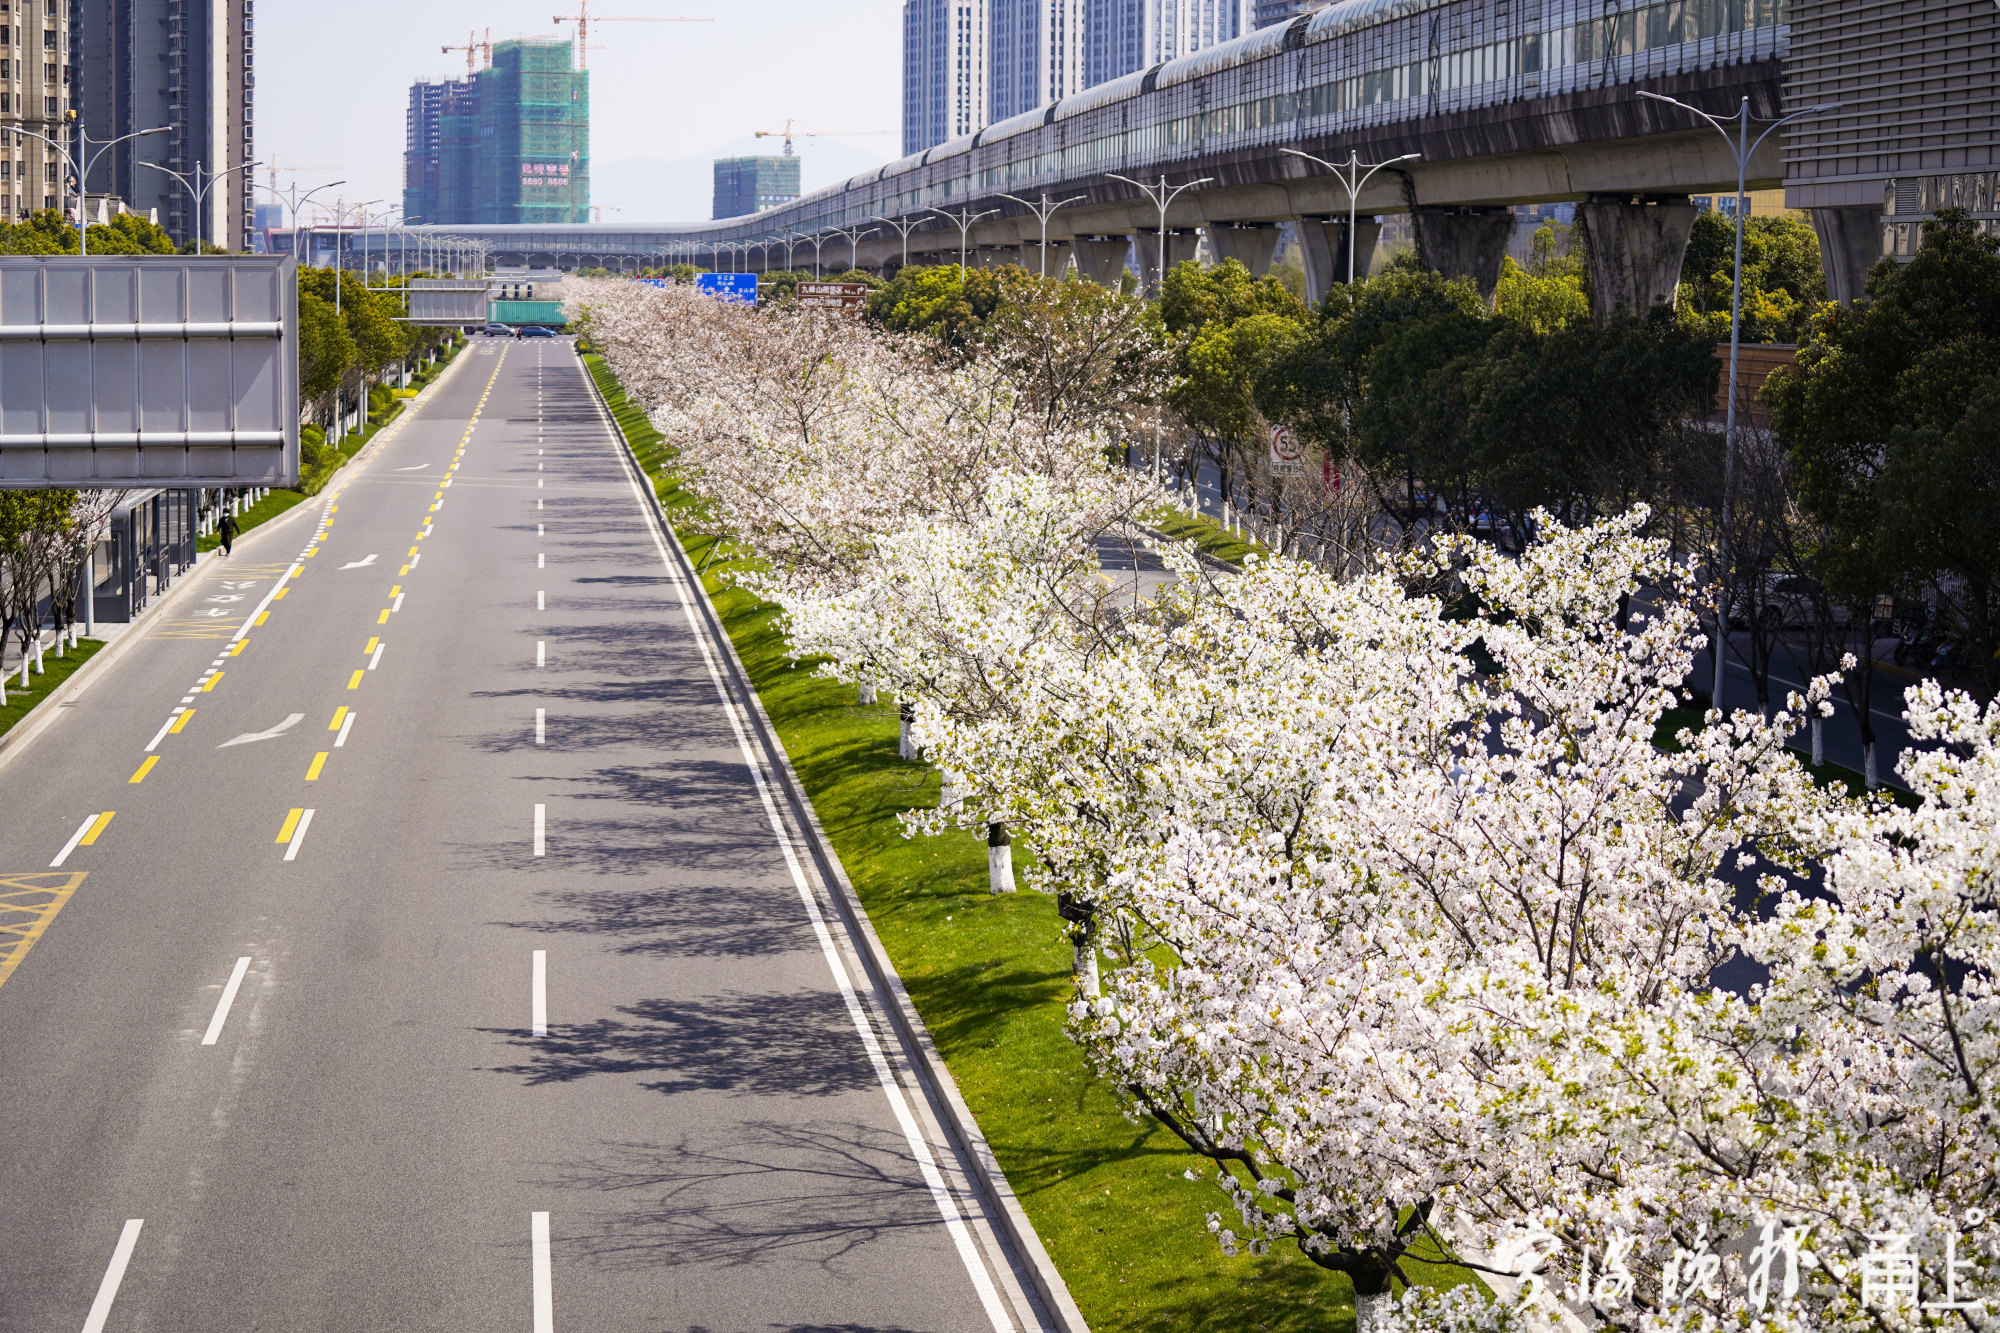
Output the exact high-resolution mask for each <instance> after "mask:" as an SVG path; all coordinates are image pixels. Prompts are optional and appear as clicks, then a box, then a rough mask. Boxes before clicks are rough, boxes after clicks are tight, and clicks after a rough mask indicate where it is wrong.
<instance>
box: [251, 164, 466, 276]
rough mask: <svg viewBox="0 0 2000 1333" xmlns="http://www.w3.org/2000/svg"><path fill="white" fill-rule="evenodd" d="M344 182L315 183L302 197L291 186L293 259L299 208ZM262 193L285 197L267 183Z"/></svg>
mask: <svg viewBox="0 0 2000 1333" xmlns="http://www.w3.org/2000/svg"><path fill="white" fill-rule="evenodd" d="M345 184H347V182H346V181H328V182H327V183H326V184H324V185H315V186H313V187H312V188H311V189H310V190H307V191H306V192H305V195H304V196H303V197H301V196H300V194H299V187H298V186H297V185H293V186H292V189H291V195H292V197H291V201H290V202H291V206H292V258H293V259H294V260H296V259H297V258H298V257H299V232H300V230H301V228H300V226H299V210H300V209H301V208H303V207H305V206H306V205H307V204H309V203H311V202H312V197H313V196H314V195H316V194H318V193H319V192H320V191H321V190H331V189H332V188H333V187H334V186H336V185H345ZM264 193H266V194H268V195H270V196H271V197H272V198H274V199H277V200H280V201H283V200H284V198H285V196H284V195H282V194H279V193H278V191H277V190H276V189H274V188H272V187H271V186H268V185H267V186H265V187H264ZM431 257H432V258H433V259H435V258H436V257H437V254H436V246H435V244H433V246H432V255H431Z"/></svg>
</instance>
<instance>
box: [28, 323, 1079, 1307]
mask: <svg viewBox="0 0 2000 1333" xmlns="http://www.w3.org/2000/svg"><path fill="white" fill-rule="evenodd" d="M667 555H668V551H667V548H666V546H665V545H664V543H663V540H662V536H661V534H660V533H659V532H658V531H657V530H656V528H655V527H654V525H653V522H652V520H651V518H650V516H649V514H648V511H647V509H646V507H645V505H644V502H643V494H642V492H641V491H640V490H639V488H638V483H637V479H636V477H635V475H634V474H633V473H632V471H631V469H630V468H629V466H628V464H627V463H626V461H625V459H624V456H623V454H622V452H621V450H620V449H619V447H618V446H617V444H616V442H615V440H614V438H613V436H612V435H611V433H610V430H609V427H608V423H607V422H606V421H605V420H604V418H603V415H602V413H601V411H600V410H599V407H598V405H597V402H596V400H595V397H594V395H592V393H591V392H590V389H589V386H588V382H587V380H586V379H585V377H584V373H583V368H582V366H581V364H580V363H579V361H578V360H577V358H576V355H575V353H574V351H573V350H572V348H571V347H570V345H569V344H568V343H567V342H562V341H553V342H550V341H545V342H536V343H525V342H523V343H508V342H499V341H486V340H481V341H478V342H476V343H475V344H474V345H473V346H472V347H470V348H468V349H467V351H466V353H464V354H463V355H462V356H461V357H460V359H459V362H458V363H457V364H456V365H455V366H453V367H452V368H451V369H450V370H449V371H447V372H446V374H445V376H444V377H443V378H442V379H441V380H440V381H439V382H438V383H437V384H436V385H435V386H434V387H433V388H432V389H431V390H430V391H429V393H428V394H427V395H426V397H425V398H424V399H423V401H422V404H421V406H420V408H419V409H418V410H417V411H416V412H415V413H414V414H413V415H411V416H410V417H409V418H407V419H406V420H405V421H403V422H402V423H401V424H400V425H399V426H398V427H397V428H396V429H395V430H394V432H393V434H391V435H389V436H388V437H386V438H385V439H384V440H383V441H382V442H380V443H379V444H378V445H377V446H375V447H374V448H373V449H372V451H371V452H370V453H369V454H368V455H366V456H365V457H364V458H362V459H361V460H359V461H358V462H357V463H355V464H352V465H350V467H349V468H348V469H347V470H346V471H345V472H343V473H342V474H340V479H339V480H337V481H336V488H335V490H334V491H333V493H332V494H330V495H328V496H327V497H325V499H324V500H323V501H322V502H319V503H318V504H317V506H316V507H315V508H314V509H313V510H311V511H309V512H296V513H295V515H294V516H291V517H288V518H286V519H284V520H281V521H279V522H278V523H276V524H273V525H271V526H269V527H267V528H265V529H262V530H259V531H256V532H253V533H251V534H248V536H246V538H245V539H243V540H241V541H239V542H238V543H237V546H236V553H235V555H234V556H233V557H232V558H230V559H228V560H215V561H204V562H203V564H202V565H201V566H199V568H198V569H197V570H196V571H195V572H193V573H191V574H190V575H189V577H190V578H192V579H194V580H196V581H197V583H196V586H195V587H193V588H191V589H186V590H184V591H182V592H181V593H180V594H179V599H178V600H177V601H176V603H175V604H174V606H172V607H171V608H169V612H168V613H167V614H166V615H165V617H164V618H162V619H160V620H159V621H157V622H154V623H149V624H148V625H147V626H146V627H145V629H144V630H143V631H142V632H143V633H144V634H145V635H146V637H145V638H144V639H143V640H140V641H137V642H135V643H134V644H133V645H132V646H131V648H130V649H129V651H126V652H125V653H123V655H122V656H121V657H120V658H119V659H118V660H117V661H116V662H115V663H113V664H112V666H111V667H110V669H109V670H107V671H105V672H104V673H103V674H102V675H100V676H99V677H97V679H96V680H95V681H94V682H93V683H92V684H91V685H90V686H89V688H88V689H87V690H86V691H85V692H84V693H83V694H82V695H81V697H80V698H79V699H78V700H77V701H76V702H75V703H74V704H73V705H71V706H70V707H68V708H67V709H66V710H65V713H64V715H63V716H62V717H61V718H60V720H58V721H57V722H56V723H55V724H54V725H53V726H51V727H50V728H49V729H48V730H47V731H46V732H44V733H43V734H42V735H41V736H40V737H39V738H38V739H37V740H36V741H35V742H34V743H33V745H32V746H30V747H29V748H28V749H27V750H25V751H24V752H21V753H18V754H16V755H15V756H13V757H12V758H10V759H9V760H8V761H7V762H6V764H5V765H4V767H0V880H4V881H5V882H4V883H0V927H4V928H5V930H6V931H7V932H8V933H7V934H6V935H5V936H4V937H0V951H4V952H0V1117H4V1123H6V1124H7V1125H8V1126H9V1127H10V1130H11V1133H10V1134H9V1136H8V1138H9V1143H8V1147H7V1148H6V1150H5V1152H4V1155H0V1250H4V1253H5V1254H6V1255H7V1256H8V1260H7V1278H6V1281H5V1284H4V1285H5V1299H4V1300H0V1330H8V1331H9V1333H13V1331H15V1330H18V1331H19V1333H50V1331H51V1330H64V1329H77V1328H82V1329H86V1330H107V1331H109V1333H121V1331H125V1330H141V1329H143V1330H148V1333H152V1331H154V1330H160V1331H163V1333H166V1331H171V1333H220V1330H251V1329H271V1330H295V1329H315V1330H349V1329H352V1330H377V1331H379V1333H411V1331H413V1330H429V1329H436V1330H452V1331H454V1333H472V1331H473V1330H479V1331H480V1333H488V1331H490V1330H506V1329H517V1328H518V1329H523V1330H534V1331H535V1333H548V1331H549V1330H556V1329H573V1330H579V1331H580V1333H581V1331H583V1330H588V1331H589V1333H608V1331H610V1330H626V1329H630V1330H635V1331H636V1330H648V1331H657V1330H680V1331H682V1333H693V1331H694V1330H706V1331H708V1333H728V1331H732V1330H744V1331H746V1333H747V1331H749V1330H808V1329H814V1330H818V1329H841V1330H884V1331H887V1330H907V1331H910V1333H916V1331H919V1330H925V1331H927V1330H938V1331H939V1333H964V1331H966V1330H987V1329H1001V1330H1009V1329H1030V1328H1036V1327H1039V1326H1040V1325H1041V1322H1042V1320H1041V1316H1040V1314H1039V1312H1038V1311H1037V1310H1036V1308H1035V1307H1034V1306H1033V1305H1032V1303H1031V1302H1030V1300H1029V1299H1028V1298H1027V1297H1025V1296H1024V1295H1023V1282H1022V1278H1021V1275H1020V1273H1019V1272H1018V1270H1017V1268H1016V1266H1015V1261H1014V1259H1013V1257H1012V1256H1011V1255H1010V1254H1009V1253H1008V1252H1007V1250H1006V1249H1005V1248H1004V1247H1003V1246H1002V1245H1001V1244H1000V1243H999V1242H998V1241H997V1240H996V1236H995V1232H994V1229H993V1228H992V1227H991V1226H990V1225H989V1221H988V1219H987V1218H986V1216H985V1215H984V1214H983V1212H982V1211H981V1206H980V1204H979V1202H978V1200H977V1198H976V1197H975V1195H974V1194H973V1192H972V1191H971V1190H970V1189H969V1188H967V1186H966V1183H965V1179H966V1178H965V1171H964V1164H963V1163H962V1162H961V1161H960V1160H959V1158H958V1157H957V1156H956V1155H955V1154H954V1152H953V1150H952V1148H951V1147H950V1143H949V1140H948V1139H947V1138H946V1137H945V1136H944V1135H943V1134H942V1133H941V1132H940V1131H939V1129H938V1127H937V1124H936V1121H935V1118H934V1116H933V1113H932V1110H931V1108H930V1106H929V1104H928V1103H927V1101H926V1100H925V1098H924V1097H923V1096H922V1094H921V1092H919V1091H918V1090H917V1085H916V1083H915V1080H914V1079H913V1078H912V1077H911V1075H910V1073H909V1068H908V1063H907V1059H906V1054H905V1052H904V1051H903V1050H902V1048H901V1047H900V1045H899V1044H898V1043H897V1041H896V1039H895V1037H894V1035H893V1032H892V1030H891V1029H890V1028H889V1026H888V1024H887V1023H886V1022H885V1021H883V1019H882V1017H881V1013H880V1010H879V1007H878V999H877V997H876V996H875V995H874V994H873V992H872V991H871V990H870V989H869V988H868V986H867V983H866V980H865V975H866V974H865V973H864V972H862V971H861V969H860V968H859V967H858V965H856V964H855V962H854V961H853V950H852V946H851V943H850V941H849V940H848V939H847V937H846V935H845V933H844V932H843V930H842V928H841V927H840V925H839V918H838V916H837V915H836V914H835V912H834V911H833V909H832V907H831V905H830V904H826V903H823V902H821V901H820V898H819V894H818V890H817V888H816V887H815V885H814V883H813V882H812V881H811V880H810V879H809V878H808V877H807V876H806V875H805V874H804V873H803V872H802V870H801V868H800V866H799V864H798V852H797V849H796V847H795V846H794V840H795V838H796V836H797V835H796V831H795V830H793V829H791V828H790V827H789V825H788V824H787V823H786V822H785V821H784V819H783V817H782V816H781V807H780V806H779V805H778V804H776V803H775V802H774V801H773V800H772V798H771V797H772V794H771V792H770V790H769V785H768V784H769V779H768V777H767V775H765V774H763V773H762V771H761V770H760V769H759V768H758V767H757V761H756V759H755V758H753V755H752V751H751V749H750V748H749V746H748V743H747V738H746V733H745V730H744V726H745V723H744V719H743V718H742V717H740V716H739V715H738V714H737V713H736V712H735V711H734V709H733V707H732V705H731V704H730V703H729V701H728V698H727V696H726V694H725V693H724V691H723V690H722V688H721V685H720V679H719V677H718V675H717V672H716V664H717V661H718V660H719V658H718V657H717V656H716V655H717V653H718V652H719V646H718V645H715V644H711V643H708V642H707V641H705V640H704V639H703V638H702V637H701V635H700V633H699V632H698V622H697V619H696V616H695V615H694V613H693V608H692V607H691V606H690V605H689V603H688V600H687V599H688V596H689V595H690V594H689V589H687V587H686V586H685V585H684V584H683V583H682V581H681V579H680V577H679V576H678V574H677V573H676V569H675V567H674V566H673V565H672V564H671V563H670V562H669V561H668V560H667V559H666V556H667Z"/></svg>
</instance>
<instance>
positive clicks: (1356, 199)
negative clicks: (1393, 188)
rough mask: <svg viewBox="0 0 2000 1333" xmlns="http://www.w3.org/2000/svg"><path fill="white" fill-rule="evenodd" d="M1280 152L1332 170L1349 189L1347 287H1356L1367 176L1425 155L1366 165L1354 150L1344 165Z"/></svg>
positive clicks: (1292, 150)
mask: <svg viewBox="0 0 2000 1333" xmlns="http://www.w3.org/2000/svg"><path fill="white" fill-rule="evenodd" d="M1278 151H1279V152H1281V153H1290V154H1291V155H1292V156H1293V157H1302V158H1304V159H1305V160H1306V161H1308V162H1317V163H1318V164H1319V165H1320V166H1323V167H1325V168H1326V169H1327V170H1328V171H1331V172H1332V173H1333V178H1334V179H1335V180H1337V181H1339V182H1340V183H1341V185H1342V186H1343V187H1344V188H1345V189H1346V190H1347V285H1348V286H1349V287H1352V286H1353V285H1354V250H1355V245H1354V229H1355V227H1356V226H1357V225H1358V224H1359V223H1360V221H1361V217H1360V214H1359V213H1358V212H1357V211H1356V210H1358V209H1359V208H1360V200H1361V187H1362V186H1364V185H1366V184H1367V183H1368V177H1370V176H1373V175H1374V174H1375V173H1376V172H1378V171H1380V170H1381V169H1382V168H1384V167H1393V166H1398V165H1400V164H1402V163H1404V162H1415V161H1416V160H1417V159H1418V158H1420V157H1422V156H1423V154H1422V153H1405V154H1403V155H1402V156H1401V157H1392V158H1390V159H1389V160H1388V161H1386V162H1375V163H1368V162H1363V161H1362V160H1361V156H1360V154H1358V153H1356V152H1355V151H1354V150H1353V149H1351V148H1350V149H1348V150H1347V160H1346V161H1345V162H1329V161H1327V160H1326V159H1325V158H1323V157H1314V156H1313V155H1312V154H1311V153H1301V152H1300V151H1299V150H1298V149H1296V148H1280V149H1279V150H1278ZM1364 167H1365V168H1366V169H1367V170H1366V172H1365V173H1364V172H1363V170H1362V169H1363V168H1364ZM1343 171H1345V172H1346V173H1347V174H1346V175H1345V176H1343V175H1341V174H1340V173H1341V172H1343Z"/></svg>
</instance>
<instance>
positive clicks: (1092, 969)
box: [1070, 932, 1104, 1000]
mask: <svg viewBox="0 0 2000 1333" xmlns="http://www.w3.org/2000/svg"><path fill="white" fill-rule="evenodd" d="M1070 971H1071V974H1072V975H1074V976H1075V977H1076V989H1077V991H1078V992H1079V993H1080V994H1081V995H1083V997H1084V998H1085V999H1089V1000H1094V999H1096V998H1097V997H1098V996H1099V995H1101V994H1103V993H1104V992H1103V988H1102V986H1101V985H1100V983H1099V981H1098V977H1097V946H1096V945H1095V943H1093V942H1092V941H1091V940H1090V939H1089V938H1088V936H1087V934H1085V933H1084V932H1078V938H1077V941H1076V952H1075V958H1074V961H1073V962H1072V963H1071V965H1070Z"/></svg>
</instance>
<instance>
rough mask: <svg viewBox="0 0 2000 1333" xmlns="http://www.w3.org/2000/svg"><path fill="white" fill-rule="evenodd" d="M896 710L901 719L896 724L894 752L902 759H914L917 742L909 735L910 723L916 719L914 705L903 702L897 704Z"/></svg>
mask: <svg viewBox="0 0 2000 1333" xmlns="http://www.w3.org/2000/svg"><path fill="white" fill-rule="evenodd" d="M897 711H898V713H899V715H900V719H901V720H900V722H899V724H898V734H897V738H896V754H897V756H898V757H899V758H902V759H915V758H916V757H917V743H916V741H915V740H913V739H912V738H911V736H910V724H911V723H912V722H913V721H915V720H916V715H917V710H916V706H915V705H913V704H910V703H903V704H900V705H898V709H897Z"/></svg>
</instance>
